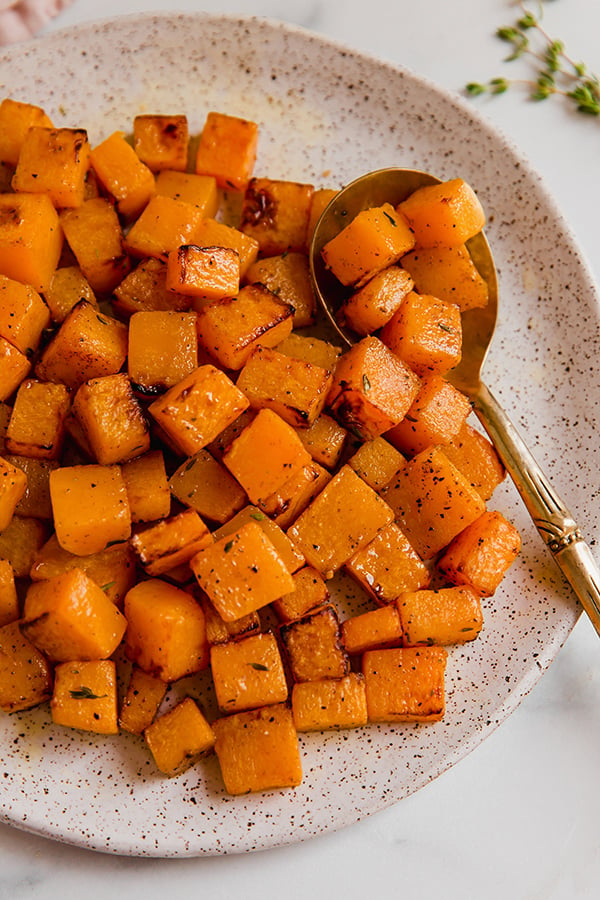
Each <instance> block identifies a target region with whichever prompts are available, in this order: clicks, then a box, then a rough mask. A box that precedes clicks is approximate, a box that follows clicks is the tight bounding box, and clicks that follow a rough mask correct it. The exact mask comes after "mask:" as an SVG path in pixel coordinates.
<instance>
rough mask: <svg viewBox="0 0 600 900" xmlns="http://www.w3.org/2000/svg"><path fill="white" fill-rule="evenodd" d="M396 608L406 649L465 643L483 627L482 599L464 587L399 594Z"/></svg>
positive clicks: (472, 638) (470, 589) (473, 637)
mask: <svg viewBox="0 0 600 900" xmlns="http://www.w3.org/2000/svg"><path fill="white" fill-rule="evenodd" d="M395 605H396V607H397V609H398V612H399V614H400V619H401V622H402V633H403V638H402V642H403V644H404V646H405V647H418V646H431V645H433V644H439V645H443V644H464V643H465V642H466V641H473V640H475V638H476V637H477V636H478V635H479V633H480V631H481V629H482V626H483V614H482V611H481V598H480V595H479V594H478V593H477V591H475V590H473V588H471V587H469V586H467V585H459V586H456V587H447V588H440V589H439V590H437V591H430V590H425V591H410V592H408V593H406V594H401V595H400V597H398V599H397V600H396V604H395Z"/></svg>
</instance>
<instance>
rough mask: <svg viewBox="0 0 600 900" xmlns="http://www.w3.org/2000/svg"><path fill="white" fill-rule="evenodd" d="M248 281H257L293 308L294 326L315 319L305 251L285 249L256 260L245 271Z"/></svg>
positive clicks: (313, 293)
mask: <svg viewBox="0 0 600 900" xmlns="http://www.w3.org/2000/svg"><path fill="white" fill-rule="evenodd" d="M245 277H246V281H247V282H248V284H253V283H256V282H260V283H261V284H264V286H265V287H267V288H269V290H270V291H273V293H274V294H277V296H278V297H279V299H280V300H283V302H284V303H289V305H290V306H293V308H294V328H306V327H307V326H308V325H312V324H313V323H314V321H315V319H316V314H317V301H316V297H315V292H314V289H313V286H312V281H311V278H310V269H309V266H308V257H307V256H306V254H305V253H299V252H295V251H289V252H285V253H280V254H277V255H276V256H269V257H265V258H262V259H259V260H257V261H256V262H255V263H253V264H252V265H251V266H250V268H249V269H248V271H247V272H246V276H245Z"/></svg>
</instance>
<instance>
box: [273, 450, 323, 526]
mask: <svg viewBox="0 0 600 900" xmlns="http://www.w3.org/2000/svg"><path fill="white" fill-rule="evenodd" d="M330 480H331V473H330V472H328V471H327V469H324V468H323V466H320V465H319V464H318V463H316V462H310V463H308V465H306V466H302V468H301V469H298V470H297V471H296V472H295V473H294V474H293V475H290V477H289V478H288V479H286V481H285V482H284V483H283V484H282V485H281V487H279V488H278V489H277V490H276V491H275V492H274V493H272V494H270V495H269V496H268V497H267V498H266V499H264V500H261V501H260V508H261V509H262V510H263V511H264V512H266V514H267V515H268V516H269V517H270V518H271V519H273V520H274V521H275V522H276V523H277V525H279V527H280V528H283V529H284V530H286V529H288V528H289V527H290V525H292V524H293V523H294V522H295V521H296V519H297V518H298V516H299V515H300V514H301V513H303V512H304V510H305V509H306V508H307V507H308V506H309V505H310V504H311V503H312V501H313V500H314V499H315V497H316V496H317V495H318V494H320V493H321V491H322V490H323V488H324V487H325V485H326V484H328V483H329V481H330Z"/></svg>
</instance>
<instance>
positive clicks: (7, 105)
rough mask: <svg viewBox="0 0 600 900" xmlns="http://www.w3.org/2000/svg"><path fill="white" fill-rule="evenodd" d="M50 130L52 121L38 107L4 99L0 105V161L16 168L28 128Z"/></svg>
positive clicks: (8, 98)
mask: <svg viewBox="0 0 600 900" xmlns="http://www.w3.org/2000/svg"><path fill="white" fill-rule="evenodd" d="M35 126H40V127H42V128H52V121H51V120H50V118H49V117H48V115H47V114H46V113H45V112H44V110H43V109H42V108H41V107H40V106H34V105H33V104H32V103H22V102H21V101H20V100H12V99H10V97H5V98H4V100H3V101H2V102H1V103H0V160H2V162H6V163H10V165H12V166H16V165H17V163H18V161H19V154H20V153H21V147H22V146H23V141H24V140H25V137H26V136H27V133H28V132H29V129H30V128H33V127H35Z"/></svg>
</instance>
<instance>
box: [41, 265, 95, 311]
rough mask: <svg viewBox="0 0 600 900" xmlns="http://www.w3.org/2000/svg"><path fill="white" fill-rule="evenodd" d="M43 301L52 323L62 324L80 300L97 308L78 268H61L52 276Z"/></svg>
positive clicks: (86, 281)
mask: <svg viewBox="0 0 600 900" xmlns="http://www.w3.org/2000/svg"><path fill="white" fill-rule="evenodd" d="M44 300H45V301H46V304H47V305H48V309H49V310H50V315H51V316H52V321H53V322H58V323H61V322H64V320H65V319H66V317H67V315H68V314H69V313H70V312H71V310H72V309H73V307H74V306H77V304H78V303H79V301H80V300H87V302H88V303H91V305H92V306H98V303H97V301H96V295H95V294H94V291H93V290H92V287H91V285H90V283H89V281H88V280H87V278H86V277H85V275H84V274H83V272H82V271H81V269H80V268H79V266H62V267H61V268H59V269H57V270H56V271H55V273H54V275H53V276H52V281H51V282H50V284H49V286H48V288H47V289H46V292H45V293H44Z"/></svg>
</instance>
